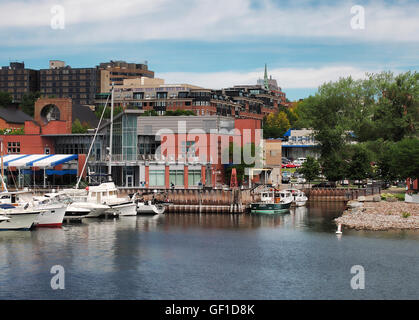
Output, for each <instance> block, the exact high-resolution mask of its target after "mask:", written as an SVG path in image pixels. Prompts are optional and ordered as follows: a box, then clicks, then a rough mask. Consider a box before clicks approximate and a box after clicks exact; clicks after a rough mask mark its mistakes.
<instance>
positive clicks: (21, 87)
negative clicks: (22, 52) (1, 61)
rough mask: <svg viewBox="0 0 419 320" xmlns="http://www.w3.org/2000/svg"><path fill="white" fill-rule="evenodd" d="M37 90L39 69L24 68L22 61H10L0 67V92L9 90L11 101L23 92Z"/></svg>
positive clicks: (17, 99) (19, 97) (18, 100)
mask: <svg viewBox="0 0 419 320" xmlns="http://www.w3.org/2000/svg"><path fill="white" fill-rule="evenodd" d="M36 91H39V71H38V70H33V69H27V68H25V63H24V62H11V63H10V65H9V66H5V67H2V68H1V69H0V92H9V93H10V94H11V96H12V98H13V102H21V100H22V97H23V95H24V94H25V93H29V92H36Z"/></svg>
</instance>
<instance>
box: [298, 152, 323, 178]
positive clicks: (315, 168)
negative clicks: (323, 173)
mask: <svg viewBox="0 0 419 320" xmlns="http://www.w3.org/2000/svg"><path fill="white" fill-rule="evenodd" d="M298 172H299V173H302V174H303V175H304V177H305V178H306V179H307V181H308V183H310V181H313V180H314V179H316V178H317V177H318V176H319V174H320V164H319V162H318V161H317V160H316V159H314V158H313V157H307V161H305V162H304V163H303V164H302V166H301V168H299V169H298Z"/></svg>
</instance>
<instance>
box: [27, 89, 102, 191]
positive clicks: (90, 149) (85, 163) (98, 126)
mask: <svg viewBox="0 0 419 320" xmlns="http://www.w3.org/2000/svg"><path fill="white" fill-rule="evenodd" d="M108 102H109V96H108V98H107V99H106V103H105V107H104V108H103V110H102V115H101V116H100V119H99V123H98V125H97V127H96V131H95V135H94V136H93V140H92V143H91V144H90V147H89V152H88V153H87V156H86V160H85V161H84V164H83V169H82V170H81V173H80V177H79V179H78V180H77V183H76V187H75V188H76V189H78V188H79V184H80V181H81V179H82V177H83V172H84V170H85V169H86V166H87V162H88V160H89V157H90V153H91V152H92V148H93V144H94V143H95V140H96V136H97V133H98V132H99V128H100V124H101V123H102V119H103V116H104V115H105V111H106V107H107V106H108ZM19 170H20V169H19ZM19 176H20V174H19Z"/></svg>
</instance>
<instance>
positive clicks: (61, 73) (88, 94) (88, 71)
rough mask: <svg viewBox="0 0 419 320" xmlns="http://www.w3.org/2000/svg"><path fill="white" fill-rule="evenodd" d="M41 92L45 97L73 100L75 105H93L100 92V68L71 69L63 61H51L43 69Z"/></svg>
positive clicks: (41, 71) (41, 72) (41, 73)
mask: <svg viewBox="0 0 419 320" xmlns="http://www.w3.org/2000/svg"><path fill="white" fill-rule="evenodd" d="M39 73H40V81H39V83H40V91H41V94H42V95H43V96H45V97H55V98H71V99H72V100H73V103H74V104H81V105H83V104H93V103H94V100H95V95H96V93H97V92H99V90H100V70H99V68H97V67H96V68H71V67H70V66H66V65H65V63H64V62H63V61H57V60H53V61H50V68H49V69H41V70H40V71H39Z"/></svg>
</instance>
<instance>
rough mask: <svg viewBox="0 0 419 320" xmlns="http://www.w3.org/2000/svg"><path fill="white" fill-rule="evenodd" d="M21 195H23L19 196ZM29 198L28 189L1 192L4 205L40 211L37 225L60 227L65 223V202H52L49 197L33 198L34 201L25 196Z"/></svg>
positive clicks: (17, 208) (25, 210)
mask: <svg viewBox="0 0 419 320" xmlns="http://www.w3.org/2000/svg"><path fill="white" fill-rule="evenodd" d="M19 195H20V196H21V197H20V198H19ZM25 195H26V198H28V195H29V196H31V194H30V193H28V192H26V191H16V192H13V191H11V192H3V193H1V201H0V202H1V203H2V205H6V204H8V205H10V208H11V209H13V208H15V209H16V210H23V211H24V212H27V211H30V210H32V211H36V212H39V215H38V217H37V219H36V220H35V222H34V223H35V225H36V226H37V227H60V226H61V225H62V224H63V219H64V214H65V209H66V207H67V206H66V205H65V204H63V203H58V202H57V203H55V204H51V203H50V201H49V199H47V200H46V201H45V200H44V201H34V200H35V199H36V198H37V197H34V198H33V201H30V202H29V201H25V200H24V198H25Z"/></svg>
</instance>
